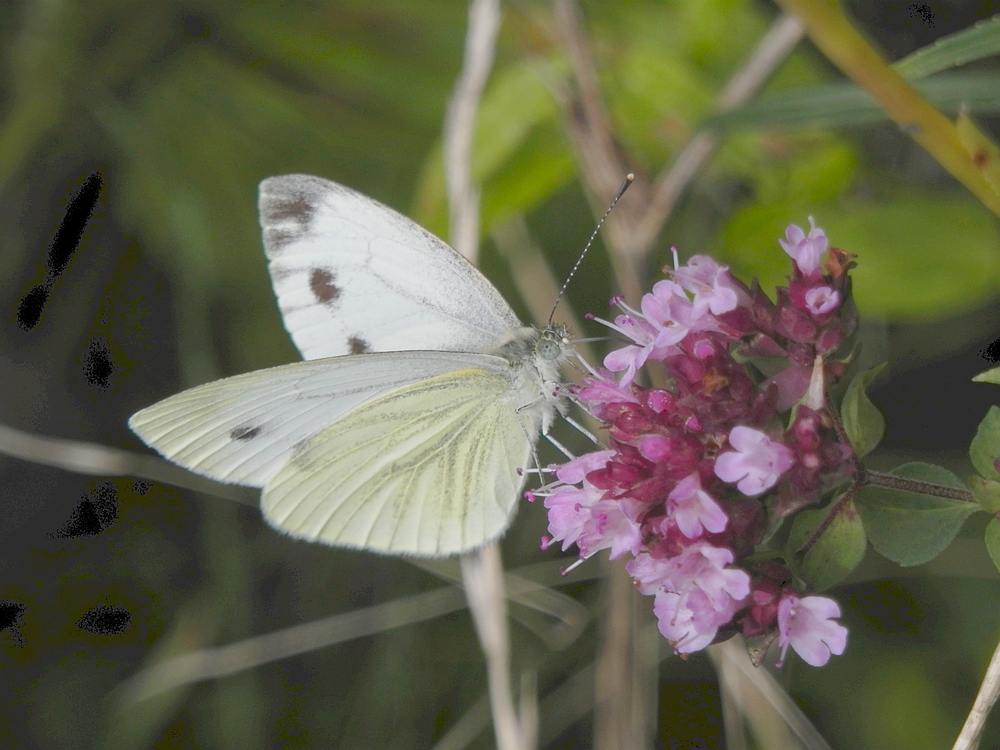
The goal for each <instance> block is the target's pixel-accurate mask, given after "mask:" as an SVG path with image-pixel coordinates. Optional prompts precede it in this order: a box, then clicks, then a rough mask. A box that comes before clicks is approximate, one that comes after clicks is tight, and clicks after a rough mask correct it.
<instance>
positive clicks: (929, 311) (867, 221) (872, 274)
mask: <svg viewBox="0 0 1000 750" xmlns="http://www.w3.org/2000/svg"><path fill="white" fill-rule="evenodd" d="M998 91H1000V87H998ZM887 198H888V196H887ZM815 216H816V223H817V224H819V225H820V226H821V227H823V229H824V230H826V233H827V236H828V237H829V238H830V242H831V244H833V245H836V246H838V247H843V248H845V249H846V250H847V251H848V252H851V253H855V254H857V256H858V267H857V268H856V269H854V270H853V271H852V272H851V277H852V278H853V280H854V286H853V294H854V299H855V301H856V302H857V304H858V309H859V310H860V311H861V314H862V315H877V316H879V317H885V318H896V319H900V318H905V319H910V320H921V319H923V320H927V319H932V318H939V317H942V316H944V315H954V314H956V313H958V312H960V311H962V310H968V309H971V308H972V307H974V306H976V305H979V304H983V303H984V302H985V301H986V300H987V299H990V298H992V297H993V296H995V295H996V293H997V291H998V290H1000V235H998V233H997V225H996V217H995V216H993V215H992V214H991V213H990V212H989V211H988V210H986V209H985V208H984V207H983V205H982V204H981V203H979V202H978V201H973V200H966V199H948V198H944V197H942V196H941V195H940V194H938V195H929V194H924V195H919V194H918V195H914V194H912V193H911V194H902V193H901V194H898V195H895V196H893V199H892V200H891V202H886V203H882V202H875V201H870V202H868V203H867V204H864V203H854V202H852V203H846V204H845V205H844V206H843V210H842V211H837V212H835V213H834V212H831V213H830V214H829V215H826V212H824V213H823V214H820V213H819V212H818V211H817V213H816V214H815ZM942 248H954V250H955V251H954V252H944V251H943V250H942Z"/></svg>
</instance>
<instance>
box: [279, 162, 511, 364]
mask: <svg viewBox="0 0 1000 750" xmlns="http://www.w3.org/2000/svg"><path fill="white" fill-rule="evenodd" d="M259 208H260V223H261V227H262V228H263V233H264V249H265V252H266V253H267V257H268V260H269V261H270V262H269V265H268V269H269V271H270V274H271V280H272V283H273V285H274V291H275V294H276V295H277V297H278V306H279V307H280V308H281V315H282V318H283V319H284V322H285V328H286V329H287V330H288V332H289V333H290V334H291V336H292V339H293V340H294V341H295V344H296V346H297V347H298V348H299V351H300V352H301V353H302V356H303V358H304V359H318V358H321V357H335V356H340V355H343V354H359V353H363V352H372V351H376V352H383V351H404V350H414V349H437V350H444V351H471V352H476V351H486V350H488V349H489V348H490V347H491V346H493V345H494V344H495V342H496V341H497V339H498V338H499V337H501V336H502V335H503V334H505V333H506V332H508V331H510V330H512V329H515V328H518V327H520V325H521V324H520V323H519V322H518V320H517V316H516V315H515V314H514V312H513V311H512V310H511V309H510V306H509V305H508V304H507V303H506V302H505V301H504V299H503V297H501V296H500V293H499V292H497V290H496V289H495V288H494V287H493V285H492V284H490V282H489V281H487V279H486V278H485V277H484V276H483V275H482V274H481V273H480V272H479V271H478V270H477V269H476V268H475V267H474V266H473V265H472V264H471V263H469V262H468V261H467V260H466V259H465V258H463V257H462V256H461V255H460V254H459V253H457V252H456V251H455V250H453V249H452V248H450V247H448V245H446V244H445V243H443V242H442V241H441V240H439V239H438V238H437V237H435V236H434V235H432V234H431V233H430V232H428V231H427V230H425V229H423V228H422V227H420V226H419V225H417V224H415V223H413V222H412V221H410V220H409V219H407V218H406V217H405V216H402V215H401V214H399V213H397V212H395V211H393V210H392V209H390V208H388V207H386V206H384V205H382V204H381V203H378V202H377V201H375V200H372V199H371V198H368V197H366V196H364V195H361V194H360V193H356V192H355V191H353V190H351V189H349V188H346V187H344V186H342V185H338V184H337V183H335V182H330V181H329V180H324V179H322V178H320V177H312V176H309V175H283V176H280V177H269V178H268V179H266V180H264V181H263V182H261V184H260V201H259Z"/></svg>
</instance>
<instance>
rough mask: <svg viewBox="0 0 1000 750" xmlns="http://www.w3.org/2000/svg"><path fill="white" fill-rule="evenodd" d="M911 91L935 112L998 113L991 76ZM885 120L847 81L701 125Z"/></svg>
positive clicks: (999, 90)
mask: <svg viewBox="0 0 1000 750" xmlns="http://www.w3.org/2000/svg"><path fill="white" fill-rule="evenodd" d="M913 87H914V88H915V89H917V91H919V92H920V93H921V94H922V95H923V97H924V98H925V99H927V100H928V101H929V102H931V104H934V105H935V106H936V107H937V108H938V109H942V110H945V111H946V112H958V110H959V109H960V108H961V107H963V106H964V107H968V108H969V109H970V110H972V111H974V112H979V113H984V114H985V113H993V112H997V111H1000V78H998V77H997V76H996V75H982V74H979V75H954V74H948V75H940V76H936V77H934V78H928V79H927V80H924V81H916V82H914V84H913ZM888 119H889V116H888V115H887V114H886V113H885V110H884V109H883V108H882V107H880V106H879V105H878V104H876V103H875V100H874V99H872V98H871V96H870V95H869V94H868V92H867V91H864V90H863V89H860V88H858V87H857V86H855V85H854V84H850V83H829V84H824V85H819V86H804V87H802V88H798V89H793V90H791V91H785V92H782V93H780V94H771V95H769V96H762V97H761V98H759V99H756V100H753V101H752V102H750V103H749V104H747V105H745V106H744V107H741V108H740V109H736V110H733V111H731V112H723V113H720V114H717V115H714V116H712V117H709V118H707V119H706V120H705V121H704V123H703V126H704V127H706V128H714V129H717V130H726V131H730V130H739V129H741V128H767V129H770V130H774V129H776V128H781V129H796V130H797V129H800V128H842V127H845V126H848V125H865V124H868V123H874V122H883V121H886V120H888Z"/></svg>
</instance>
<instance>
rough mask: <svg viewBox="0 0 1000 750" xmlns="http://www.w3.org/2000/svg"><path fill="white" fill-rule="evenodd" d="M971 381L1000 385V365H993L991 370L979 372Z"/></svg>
mask: <svg viewBox="0 0 1000 750" xmlns="http://www.w3.org/2000/svg"><path fill="white" fill-rule="evenodd" d="M972 382H973V383H993V385H1000V367H994V368H993V369H992V370H987V371H986V372H981V373H979V374H978V375H976V377H974V378H973V379H972Z"/></svg>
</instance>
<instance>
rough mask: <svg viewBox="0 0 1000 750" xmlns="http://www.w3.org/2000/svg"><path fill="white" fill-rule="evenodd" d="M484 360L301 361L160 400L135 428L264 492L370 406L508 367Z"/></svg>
mask: <svg viewBox="0 0 1000 750" xmlns="http://www.w3.org/2000/svg"><path fill="white" fill-rule="evenodd" d="M503 364H504V361H503V360H502V359H499V358H498V357H491V356H489V355H484V354H455V353H451V352H398V353H388V354H367V355H361V356H357V357H339V358H335V359H327V360H316V361H312V362H295V363H293V364H289V365H282V366H281V367H272V368H270V369H267V370H257V371H255V372H249V373H245V374H243V375H236V376H234V377H231V378H225V379H223V380H217V381H214V382H211V383H206V384H204V385H201V386H198V387H196V388H191V389H190V390H187V391H184V392H182V393H178V394H176V395H174V396H171V397H170V398H167V399H164V400H163V401H159V402H157V403H155V404H153V405H152V406H149V407H147V408H145V409H143V410H141V411H139V412H137V413H135V414H133V415H132V417H131V419H129V427H131V428H132V430H133V431H134V432H135V433H136V434H137V435H139V437H140V438H142V440H143V441H144V442H145V443H146V444H147V445H149V446H151V447H152V448H155V449H156V450H157V451H158V452H159V453H160V454H162V455H163V456H165V457H166V458H168V459H170V460H171V461H173V462H174V463H177V464H180V465H181V466H183V467H185V468H187V469H190V470H191V471H193V472H195V473H197V474H202V475H205V476H209V477H212V478H213V479H217V480H219V481H222V482H230V483H234V484H243V485H247V486H250V487H263V486H264V485H265V483H266V482H267V480H268V479H270V478H271V477H272V476H273V475H274V474H275V473H276V472H277V471H278V470H279V469H280V468H281V467H282V466H284V465H285V464H286V463H288V461H289V460H290V459H291V456H292V454H293V453H294V452H295V450H296V449H297V447H298V446H301V445H302V444H304V443H305V442H306V441H307V440H309V438H311V437H313V436H314V435H316V434H317V433H319V432H321V431H323V430H324V429H327V428H330V427H331V425H333V426H335V425H337V424H339V422H338V420H341V418H342V417H343V416H344V415H345V414H348V413H349V412H350V411H351V410H352V409H354V408H355V407H357V406H358V405H360V404H363V403H364V402H365V401H368V400H370V399H372V398H377V397H379V396H381V395H384V394H386V393H390V392H392V391H394V390H396V389H397V388H400V387H402V386H405V385H407V384H409V383H412V382H415V381H419V380H422V379H424V378H429V377H434V376H437V375H440V374H442V373H446V372H449V371H452V370H454V369H456V368H458V367H463V366H468V367H483V366H488V367H493V368H497V367H501V366H503Z"/></svg>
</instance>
